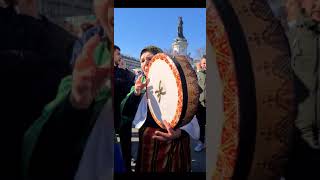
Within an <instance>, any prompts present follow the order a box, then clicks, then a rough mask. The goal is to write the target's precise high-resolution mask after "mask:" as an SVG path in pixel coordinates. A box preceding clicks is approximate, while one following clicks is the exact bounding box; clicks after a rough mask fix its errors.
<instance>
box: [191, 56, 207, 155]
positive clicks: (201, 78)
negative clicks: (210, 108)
mask: <svg viewBox="0 0 320 180" xmlns="http://www.w3.org/2000/svg"><path fill="white" fill-rule="evenodd" d="M206 61H207V60H206V57H205V56H203V57H202V58H201V61H200V70H199V71H198V72H197V76H198V83H199V86H200V88H201V90H202V92H201V94H200V97H199V105H198V110H197V114H196V117H197V119H198V123H199V126H200V139H199V142H198V144H197V146H196V147H195V148H194V150H195V151H197V152H200V151H202V150H203V149H204V148H205V130H206V70H207V63H206Z"/></svg>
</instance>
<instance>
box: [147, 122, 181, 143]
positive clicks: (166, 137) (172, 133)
mask: <svg viewBox="0 0 320 180" xmlns="http://www.w3.org/2000/svg"><path fill="white" fill-rule="evenodd" d="M163 124H164V125H165V127H166V129H167V133H164V132H161V131H156V132H155V135H154V136H153V139H157V140H159V141H167V142H169V141H171V140H174V139H177V138H179V137H180V136H181V129H177V130H174V129H172V128H171V126H170V125H169V124H168V123H167V121H166V120H164V121H163Z"/></svg>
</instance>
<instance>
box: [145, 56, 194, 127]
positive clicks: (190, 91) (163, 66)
mask: <svg viewBox="0 0 320 180" xmlns="http://www.w3.org/2000/svg"><path fill="white" fill-rule="evenodd" d="M147 79H148V81H147V91H146V93H147V99H148V106H149V109H150V113H151V115H152V117H153V119H154V120H155V122H156V123H157V124H158V125H159V126H160V127H162V128H164V129H165V126H164V124H163V122H162V121H163V120H166V121H167V122H169V124H170V126H171V127H172V128H176V127H181V126H184V125H186V124H187V123H189V122H190V121H191V120H192V118H193V116H194V115H195V113H196V111H197V107H198V102H199V85H198V81H197V75H196V72H195V71H194V69H193V68H192V66H191V65H190V63H189V61H188V59H187V58H186V57H184V56H175V57H169V56H168V55H166V54H164V53H159V54H157V55H155V56H154V57H153V58H152V59H151V60H150V62H149V67H148V73H147Z"/></svg>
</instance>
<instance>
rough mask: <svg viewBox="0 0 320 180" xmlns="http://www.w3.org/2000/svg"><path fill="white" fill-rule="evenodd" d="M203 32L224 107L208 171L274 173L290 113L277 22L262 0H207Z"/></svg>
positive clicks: (230, 175) (262, 176) (237, 175)
mask: <svg viewBox="0 0 320 180" xmlns="http://www.w3.org/2000/svg"><path fill="white" fill-rule="evenodd" d="M207 37H208V40H209V42H210V44H211V45H212V47H213V48H214V52H215V55H216V59H214V61H215V63H217V67H218V70H219V75H220V79H221V81H222V88H223V107H224V116H223V117H224V119H223V123H221V126H222V132H221V134H220V137H221V138H220V139H221V141H220V143H219V146H218V149H216V150H215V151H217V153H216V154H217V162H216V163H215V164H216V166H215V167H214V168H215V169H214V170H213V174H210V175H209V176H210V177H212V179H214V180H215V179H249V180H251V179H252V180H256V179H259V180H273V179H275V180H276V179H277V180H278V179H280V177H281V175H283V174H284V168H285V165H286V163H287V160H288V151H289V139H290V135H291V134H290V133H291V131H292V128H293V121H294V119H295V116H296V105H295V93H294V84H293V74H292V69H291V67H290V50H289V44H288V40H287V38H286V35H285V32H284V30H283V28H282V27H281V25H280V22H278V21H277V20H276V19H275V18H274V17H273V14H272V11H271V8H270V7H269V6H268V4H267V2H266V1H264V0H241V1H237V0H228V1H227V0H207ZM208 61H210V59H208ZM208 69H209V70H210V67H209V66H208ZM209 79H210V78H209V77H207V80H209ZM208 93H210V92H208ZM208 93H207V94H208ZM207 101H208V102H209V101H210V100H209V99H208V100H207ZM207 110H209V111H210V107H207ZM208 128H211V127H208ZM212 128H215V127H212ZM212 130H213V131H214V129H212ZM207 141H210V140H209V139H207ZM208 153H209V152H208ZM208 168H210V167H208Z"/></svg>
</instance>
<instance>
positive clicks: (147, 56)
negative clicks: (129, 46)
mask: <svg viewBox="0 0 320 180" xmlns="http://www.w3.org/2000/svg"><path fill="white" fill-rule="evenodd" d="M153 56H154V54H152V53H151V52H149V51H146V52H144V53H143V54H142V55H141V57H140V65H141V69H142V71H143V72H144V74H147V73H148V65H149V62H150V60H151V59H152V58H153Z"/></svg>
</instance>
